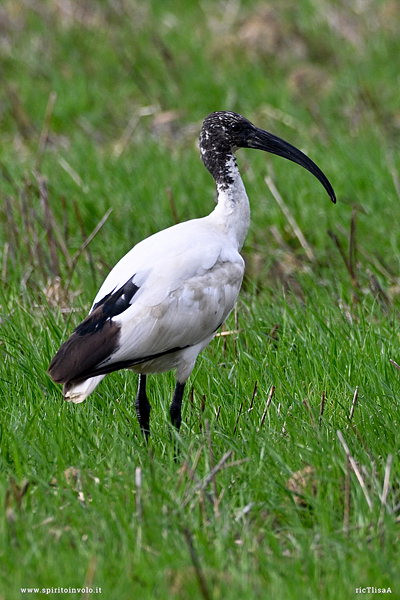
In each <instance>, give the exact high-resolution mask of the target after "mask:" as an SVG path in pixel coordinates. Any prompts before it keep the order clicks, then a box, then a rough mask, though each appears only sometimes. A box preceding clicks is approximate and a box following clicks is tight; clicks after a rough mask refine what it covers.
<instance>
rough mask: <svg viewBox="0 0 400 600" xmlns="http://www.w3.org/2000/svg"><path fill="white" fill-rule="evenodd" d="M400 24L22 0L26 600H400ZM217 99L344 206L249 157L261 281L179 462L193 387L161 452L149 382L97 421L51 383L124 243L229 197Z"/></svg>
mask: <svg viewBox="0 0 400 600" xmlns="http://www.w3.org/2000/svg"><path fill="white" fill-rule="evenodd" d="M399 30H400V7H399V4H398V3H397V2H395V1H394V0H381V1H378V0H377V1H375V2H373V1H371V0H347V1H345V0H326V1H324V2H317V1H316V0H302V1H301V2H294V1H293V0H285V1H284V2H279V3H278V2H275V3H274V2H269V3H267V2H265V3H264V2H260V1H255V0H242V1H240V0H226V1H217V2H212V1H211V0H204V1H202V2H184V1H183V0H168V1H167V2H161V1H160V0H148V1H147V2H138V1H134V0H99V1H97V2H95V1H94V0H53V1H50V0H48V1H38V0H4V2H2V3H1V6H0V131H1V138H0V278H1V288H0V357H1V361H0V600H16V599H21V598H39V597H44V596H51V597H59V595H60V594H68V597H69V598H79V599H82V600H83V599H88V598H91V599H93V598H104V599H107V600H114V599H115V600H116V599H120V600H121V599H123V600H124V599H126V600H128V599H131V598H140V599H143V600H146V599H149V600H150V599H152V600H153V599H157V600H162V599H169V600H171V599H182V600H185V599H188V600H189V599H197V598H199V599H203V600H211V599H214V600H218V599H219V598H221V599H222V598H223V599H224V600H235V599H238V598H246V600H253V599H266V598H273V599H277V600H294V599H296V600H314V599H323V600H329V599H335V600H347V599H348V598H352V597H353V596H354V594H358V593H360V594H363V596H364V597H370V596H371V595H374V596H375V594H380V595H381V594H382V590H385V591H387V593H389V594H390V597H392V598H400V569H399V561H400V557H399V541H400V540H399V538H400V461H399V456H398V448H399V445H400V430H399V422H400V403H399V400H398V397H399V391H400V367H399V365H400V326H399V311H400V236H399V235H398V223H399V222H400V176H399V172H400V158H399V145H400V109H399V102H398V98H399V85H400V71H399V61H398V57H399V56H400V37H399V35H398V32H399ZM214 110H234V111H236V112H239V113H240V114H243V115H244V116H245V117H247V118H248V119H250V120H251V121H252V122H253V123H255V124H256V125H257V126H259V127H261V128H263V129H265V130H267V131H271V132H273V133H275V134H276V135H278V136H280V137H282V138H284V139H286V140H287V141H289V142H291V143H292V144H294V145H296V146H298V147H299V148H301V149H302V150H303V151H304V152H306V153H307V154H308V155H309V156H310V158H312V159H313V160H314V161H315V162H316V163H317V164H318V165H319V166H320V168H321V169H322V170H323V171H324V172H325V174H326V175H327V177H328V178H329V180H330V181H331V183H332V185H333V187H334V189H335V192H336V195H337V198H338V202H337V204H336V205H333V204H331V203H330V201H329V198H328V196H327V195H326V193H325V191H324V190H323V188H322V187H321V185H320V184H319V183H318V182H317V181H316V180H315V179H314V178H313V177H312V176H311V175H310V174H309V173H307V172H306V171H304V170H302V169H301V168H300V167H298V166H296V165H294V164H292V163H289V162H288V161H284V160H282V159H280V158H278V157H274V156H271V155H267V154H265V153H262V152H257V151H254V150H240V151H239V152H238V153H237V159H238V163H239V167H240V169H241V173H242V175H243V179H244V182H245V185H246V189H247V192H248V195H249V198H250V203H251V209H252V222H251V227H250V231H249V234H248V237H247V240H246V242H245V246H244V248H243V256H244V257H245V260H246V277H245V281H244V284H243V289H242V292H241V295H240V298H239V301H238V304H237V309H236V310H235V313H234V314H232V315H231V316H230V317H229V319H228V321H227V323H226V324H225V326H224V328H223V330H222V331H219V332H218V335H217V336H216V337H215V339H214V340H213V341H212V343H211V344H210V346H209V347H208V348H207V349H206V350H204V351H203V353H202V354H201V355H200V357H199V359H198V362H197V366H196V368H195V370H194V372H193V374H192V376H191V378H190V380H189V382H188V385H187V389H186V394H185V398H184V409H183V423H182V428H181V431H180V435H179V436H177V437H179V440H178V441H179V447H180V453H179V457H178V460H177V461H175V460H174V444H173V443H172V442H171V440H170V427H169V413H168V406H169V402H170V397H171V394H172V390H173V386H174V378H173V374H171V373H169V374H165V375H159V376H154V377H151V378H149V389H148V392H149V397H150V401H151V403H152V422H151V441H150V443H149V444H148V445H146V443H145V441H144V439H143V436H142V435H141V432H140V428H139V425H138V423H137V419H136V414H135V408H134V398H135V395H136V385H137V376H136V375H134V374H132V373H130V372H127V371H121V372H118V373H113V374H111V375H109V376H108V377H107V378H106V379H105V380H104V381H103V382H102V383H101V385H100V386H99V387H98V388H97V389H96V391H95V393H94V394H93V395H92V396H90V397H89V398H88V399H87V400H86V402H85V403H83V404H80V405H71V404H69V403H65V402H64V401H63V399H62V394H61V390H60V387H59V386H57V385H55V384H54V383H53V382H52V381H51V380H50V378H49V377H48V375H47V373H46V370H47V367H48V364H49V362H50V360H51V358H52V356H53V355H54V353H55V351H56V350H57V349H58V347H59V345H60V343H61V342H62V341H64V340H65V339H66V337H67V336H68V334H69V333H70V332H71V331H72V329H73V328H74V327H75V326H76V325H77V324H78V323H79V322H80V321H81V320H82V318H84V316H85V315H86V314H87V311H88V310H89V308H90V306H91V302H92V299H93V298H94V296H95V294H96V292H97V290H98V288H99V286H100V284H101V282H102V281H103V278H104V277H105V276H106V274H107V273H108V271H109V269H110V268H111V267H112V266H113V265H114V264H115V263H116V262H117V260H119V258H120V257H121V256H122V255H123V254H125V253H126V252H127V251H128V250H129V249H130V248H131V247H132V246H133V245H134V244H135V243H137V242H139V241H140V240H141V239H143V238H144V237H146V236H148V235H151V234H152V233H155V232H156V231H158V230H160V229H163V228H166V227H168V226H171V225H173V224H174V223H175V222H178V221H183V220H187V219H191V218H196V217H200V216H204V215H205V214H208V213H209V212H210V211H211V210H212V209H213V208H214V201H215V187H214V184H213V180H212V178H211V176H210V174H209V173H208V172H207V171H206V169H205V168H204V166H203V165H202V163H201V161H200V160H199V152H198V147H197V139H198V134H199V131H200V127H201V122H202V119H203V118H204V117H205V116H206V115H207V114H208V113H209V112H212V111H214ZM173 435H175V434H173ZM373 590H376V592H373ZM378 590H379V591H378ZM385 597H386V595H385Z"/></svg>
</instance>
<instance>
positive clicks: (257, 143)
mask: <svg viewBox="0 0 400 600" xmlns="http://www.w3.org/2000/svg"><path fill="white" fill-rule="evenodd" d="M253 127H254V126H253ZM242 147H243V148H254V149H256V150H264V151H265V152H270V153H271V154H276V155H278V156H282V157H283V158H287V159H288V160H291V161H292V162H295V163H297V164H298V165H300V166H301V167H304V168H305V169H307V171H310V173H312V174H313V175H314V176H315V177H316V178H317V179H318V180H319V181H320V182H321V183H322V185H323V186H324V188H325V189H326V191H327V192H328V194H329V197H330V199H331V200H332V202H333V203H336V196H335V192H334V191H333V187H332V186H331V184H330V183H329V180H328V178H327V177H325V175H324V174H323V172H322V171H321V169H320V168H319V167H317V165H316V164H315V163H314V162H313V161H312V160H311V159H310V158H308V156H306V155H305V154H304V153H303V152H301V150H299V149H298V148H296V147H295V146H292V144H289V142H285V140H282V139H281V138H279V137H277V136H276V135H273V134H272V133H268V131H264V130H263V129H259V128H258V127H254V129H252V131H251V133H250V134H249V135H248V136H247V138H246V141H245V142H244V143H243V146H242Z"/></svg>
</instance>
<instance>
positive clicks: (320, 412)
mask: <svg viewBox="0 0 400 600" xmlns="http://www.w3.org/2000/svg"><path fill="white" fill-rule="evenodd" d="M324 408H325V391H323V392H322V396H321V404H320V407H319V419H318V426H319V427H321V424H322V416H323V414H324Z"/></svg>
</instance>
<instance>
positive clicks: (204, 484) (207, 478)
mask: <svg viewBox="0 0 400 600" xmlns="http://www.w3.org/2000/svg"><path fill="white" fill-rule="evenodd" d="M232 454H233V450H229V451H228V452H226V453H225V454H224V455H223V457H222V458H221V460H220V461H219V463H218V464H217V465H216V466H215V467H214V468H213V469H211V471H210V472H209V473H208V475H206V476H205V477H203V479H202V480H201V481H199V482H197V483H196V485H195V486H194V487H193V488H192V489H191V490H190V491H189V493H188V495H187V497H186V498H185V499H184V500H183V502H182V504H181V508H185V506H187V505H188V504H189V502H190V499H191V497H192V496H194V494H196V493H197V492H199V491H200V490H204V489H205V488H206V487H207V486H208V484H209V483H210V481H211V480H212V479H213V477H215V475H216V474H217V473H218V472H219V471H220V470H221V469H222V468H223V467H224V465H225V463H226V461H227V460H228V458H230V457H231V455H232Z"/></svg>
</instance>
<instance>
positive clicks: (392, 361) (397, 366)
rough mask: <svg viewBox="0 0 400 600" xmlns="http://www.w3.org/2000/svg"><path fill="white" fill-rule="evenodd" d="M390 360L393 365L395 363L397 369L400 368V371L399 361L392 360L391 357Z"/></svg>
mask: <svg viewBox="0 0 400 600" xmlns="http://www.w3.org/2000/svg"><path fill="white" fill-rule="evenodd" d="M389 360H390V362H391V363H392V365H393V366H394V367H396V369H399V371H400V365H398V364H397V362H396V361H395V360H392V359H391V358H389Z"/></svg>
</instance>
